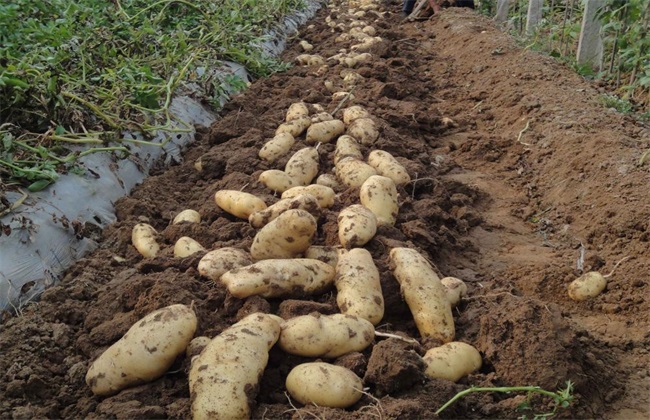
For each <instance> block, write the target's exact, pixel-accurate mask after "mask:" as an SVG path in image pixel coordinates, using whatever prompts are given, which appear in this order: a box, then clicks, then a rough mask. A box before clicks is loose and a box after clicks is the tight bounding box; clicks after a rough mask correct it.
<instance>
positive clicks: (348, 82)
mask: <svg viewBox="0 0 650 420" xmlns="http://www.w3.org/2000/svg"><path fill="white" fill-rule="evenodd" d="M344 74H345V75H344V76H342V77H343V85H344V86H346V89H352V88H353V87H355V86H357V85H358V84H359V83H361V82H363V76H362V75H360V74H359V73H357V72H354V71H349V70H348V72H347V73H344Z"/></svg>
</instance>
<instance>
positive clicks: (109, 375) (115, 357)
mask: <svg viewBox="0 0 650 420" xmlns="http://www.w3.org/2000/svg"><path fill="white" fill-rule="evenodd" d="M196 326H197V319H196V315H195V314H194V311H193V310H192V309H190V307H188V306H185V305H180V304H178V305H171V306H167V307H165V308H162V309H158V310H156V311H153V312H151V313H150V314H148V315H146V316H145V317H144V318H142V319H141V320H139V321H138V322H136V323H135V324H133V326H132V327H131V328H130V329H129V331H127V333H126V334H124V336H123V337H122V338H121V339H120V340H119V341H117V342H116V343H115V344H113V345H112V346H110V347H109V348H108V349H106V351H104V353H102V354H101V356H99V357H98V358H97V359H96V360H95V361H94V362H93V363H92V365H90V368H89V369H88V373H87V374H86V383H87V384H88V386H89V387H90V389H91V390H92V392H93V394H95V395H102V396H105V395H113V394H116V393H117V392H119V391H120V390H122V389H124V388H127V387H130V386H133V385H138V384H142V383H145V382H149V381H153V380H154V379H157V378H159V377H161V376H162V375H163V374H164V373H165V372H166V371H167V369H169V367H170V366H171V365H172V364H173V363H174V361H175V360H176V357H177V356H178V355H180V354H182V353H184V352H185V349H186V348H187V345H188V344H189V342H190V341H191V340H192V337H193V336H194V332H195V331H196Z"/></svg>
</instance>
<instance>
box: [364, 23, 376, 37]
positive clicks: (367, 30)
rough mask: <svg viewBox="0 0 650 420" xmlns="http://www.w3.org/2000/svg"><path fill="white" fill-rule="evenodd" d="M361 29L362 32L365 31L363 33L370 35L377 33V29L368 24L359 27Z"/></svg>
mask: <svg viewBox="0 0 650 420" xmlns="http://www.w3.org/2000/svg"><path fill="white" fill-rule="evenodd" d="M361 31H362V32H363V33H365V34H368V35H370V36H375V35H376V34H377V30H376V29H375V28H374V27H372V26H370V25H368V26H364V27H363V28H362V29H361Z"/></svg>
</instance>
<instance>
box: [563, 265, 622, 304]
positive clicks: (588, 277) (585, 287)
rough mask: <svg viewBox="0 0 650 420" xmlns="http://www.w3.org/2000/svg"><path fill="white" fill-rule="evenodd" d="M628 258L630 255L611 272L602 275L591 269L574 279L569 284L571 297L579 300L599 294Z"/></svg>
mask: <svg viewBox="0 0 650 420" xmlns="http://www.w3.org/2000/svg"><path fill="white" fill-rule="evenodd" d="M628 259H630V257H629V256H627V257H625V258H623V259H621V260H619V261H618V262H617V263H616V264H615V265H614V268H613V269H612V271H610V272H609V274H606V275H602V274H600V273H599V272H597V271H590V272H587V273H585V274H583V275H581V276H580V277H578V278H577V279H575V280H573V281H572V282H571V284H569V289H568V292H569V297H570V298H571V299H573V300H575V301H578V302H579V301H583V300H587V299H591V298H594V297H596V296H598V295H599V294H601V293H602V291H603V290H605V287H607V279H608V278H610V277H611V276H612V275H613V274H614V271H616V269H617V268H618V266H619V265H620V264H621V263H622V262H624V261H626V260H628Z"/></svg>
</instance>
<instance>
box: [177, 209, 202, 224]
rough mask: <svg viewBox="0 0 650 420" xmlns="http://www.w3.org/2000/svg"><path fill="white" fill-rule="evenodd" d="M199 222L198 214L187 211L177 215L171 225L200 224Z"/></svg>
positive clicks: (190, 210) (194, 211) (193, 211)
mask: <svg viewBox="0 0 650 420" xmlns="http://www.w3.org/2000/svg"><path fill="white" fill-rule="evenodd" d="M200 222H201V215H200V214H199V212H198V211H196V210H192V209H187V210H183V211H182V212H180V213H178V214H177V215H176V217H174V220H173V221H172V224H173V225H177V224H179V223H200Z"/></svg>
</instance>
